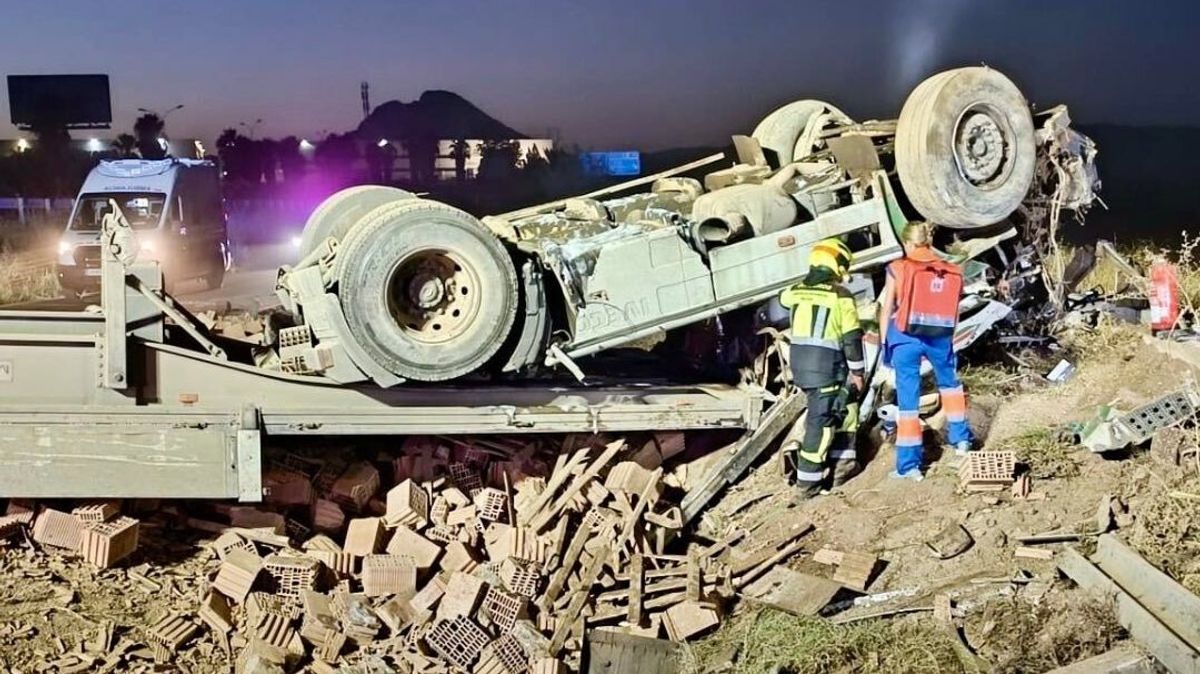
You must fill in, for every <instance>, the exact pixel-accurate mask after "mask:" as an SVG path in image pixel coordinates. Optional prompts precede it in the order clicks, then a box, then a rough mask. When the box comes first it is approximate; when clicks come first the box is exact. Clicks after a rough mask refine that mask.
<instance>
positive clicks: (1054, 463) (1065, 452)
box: [994, 428, 1079, 480]
mask: <svg viewBox="0 0 1200 674" xmlns="http://www.w3.org/2000/svg"><path fill="white" fill-rule="evenodd" d="M994 449H995V450H997V451H1011V452H1015V453H1016V455H1017V461H1019V462H1021V463H1024V464H1026V465H1028V466H1029V476H1030V477H1032V478H1034V479H1036V480H1048V479H1050V478H1063V477H1075V476H1076V475H1079V464H1078V463H1076V461H1075V457H1074V456H1073V454H1074V452H1075V446H1074V445H1073V444H1072V443H1070V442H1067V441H1066V440H1065V439H1064V438H1063V437H1062V435H1061V433H1060V432H1059V431H1058V430H1057V429H1054V428H1033V429H1030V430H1028V431H1025V432H1024V433H1021V434H1019V435H1014V436H1012V437H1009V438H1005V439H1003V440H1001V441H1000V442H999V444H998V446H997V447H995V448H994Z"/></svg>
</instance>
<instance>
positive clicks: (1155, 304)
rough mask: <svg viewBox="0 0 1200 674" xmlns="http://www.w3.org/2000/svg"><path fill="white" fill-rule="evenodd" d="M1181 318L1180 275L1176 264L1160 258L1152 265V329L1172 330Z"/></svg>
mask: <svg viewBox="0 0 1200 674" xmlns="http://www.w3.org/2000/svg"><path fill="white" fill-rule="evenodd" d="M1177 320H1179V276H1178V274H1177V273H1176V271H1175V265H1173V264H1171V263H1169V262H1167V261H1165V260H1158V261H1156V262H1154V263H1153V264H1152V265H1151V266H1150V329H1151V330H1154V331H1156V332H1157V331H1159V330H1170V329H1172V328H1174V327H1175V322H1176V321H1177Z"/></svg>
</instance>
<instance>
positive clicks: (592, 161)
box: [579, 152, 642, 176]
mask: <svg viewBox="0 0 1200 674" xmlns="http://www.w3.org/2000/svg"><path fill="white" fill-rule="evenodd" d="M579 161H580V163H582V164H583V172H584V174H586V175H590V176H639V175H641V174H642V153H640V152H584V153H583V154H581V155H579Z"/></svg>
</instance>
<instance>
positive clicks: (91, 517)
mask: <svg viewBox="0 0 1200 674" xmlns="http://www.w3.org/2000/svg"><path fill="white" fill-rule="evenodd" d="M118 511H119V509H118V508H117V504H116V503H113V502H111V501H102V502H100V503H88V504H86V505H81V506H79V507H78V508H75V509H73V510H71V514H72V515H74V516H75V517H76V518H77V519H79V521H80V522H87V523H92V522H107V521H109V520H111V519H112V518H114V517H116V516H117V512H118Z"/></svg>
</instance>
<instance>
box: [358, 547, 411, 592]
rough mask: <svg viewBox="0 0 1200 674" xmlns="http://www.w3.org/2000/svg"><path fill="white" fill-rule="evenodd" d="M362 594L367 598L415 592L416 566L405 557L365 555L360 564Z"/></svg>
mask: <svg viewBox="0 0 1200 674" xmlns="http://www.w3.org/2000/svg"><path fill="white" fill-rule="evenodd" d="M362 588H363V594H365V595H367V596H368V597H384V596H387V595H393V594H395V595H401V596H406V597H410V596H412V595H414V594H416V592H417V565H416V562H414V561H413V558H412V557H408V556H406V555H367V556H366V557H364V558H363V564H362Z"/></svg>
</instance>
